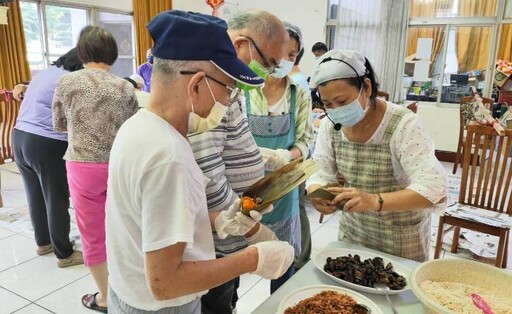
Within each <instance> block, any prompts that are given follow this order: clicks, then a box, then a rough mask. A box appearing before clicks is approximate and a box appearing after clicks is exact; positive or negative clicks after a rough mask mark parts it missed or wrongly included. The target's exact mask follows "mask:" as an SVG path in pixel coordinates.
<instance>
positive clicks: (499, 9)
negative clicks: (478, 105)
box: [325, 0, 512, 107]
mask: <svg viewBox="0 0 512 314" xmlns="http://www.w3.org/2000/svg"><path fill="white" fill-rule="evenodd" d="M341 1H343V0H338V2H337V3H338V9H337V10H338V12H337V13H338V16H337V18H336V20H334V19H330V6H331V5H332V2H333V0H328V1H326V2H327V6H328V8H327V14H328V15H327V19H326V24H325V31H326V32H325V38H326V42H327V41H328V40H329V29H331V28H332V27H334V28H335V34H336V35H335V36H334V37H335V41H336V38H337V37H338V36H337V33H338V29H339V22H338V21H339V15H340V11H341V9H340V2H341ZM496 1H497V2H496V12H495V15H494V16H486V17H485V16H483V17H449V18H447V17H410V5H411V3H412V1H409V9H408V10H406V12H405V14H407V15H408V21H409V23H408V24H407V25H406V26H404V27H405V28H406V32H405V39H404V40H402V41H401V42H400V46H401V47H400V51H402V55H403V56H405V50H406V47H407V38H408V36H409V28H411V27H441V28H445V30H444V34H445V38H444V41H443V47H442V51H441V55H440V57H441V58H442V62H443V64H446V57H447V56H446V55H447V49H448V36H449V35H450V31H451V30H452V29H453V28H457V27H478V26H481V27H491V28H492V29H491V34H492V35H491V39H490V46H489V52H488V59H487V66H486V69H485V70H486V73H490V74H491V75H486V76H485V86H484V89H483V96H484V97H490V95H491V93H492V87H493V78H494V74H495V71H496V67H495V66H494V65H495V60H496V58H497V55H498V47H499V41H500V39H501V33H502V28H503V25H504V24H512V16H508V17H507V16H505V14H506V6H507V4H508V5H509V6H511V7H512V0H496ZM334 44H335V42H334V43H331V45H328V47H329V48H332V47H334ZM397 57H399V56H397ZM404 58H405V57H404ZM404 58H402V59H400V60H398V73H404V69H405V62H404ZM444 74H445V67H442V72H441V78H443V77H444ZM401 85H402V77H397V80H396V82H395V94H396V95H397V96H395V98H396V99H399V100H400V101H399V102H404V101H405V99H401V93H400V91H401V88H402V86H401ZM441 95H442V90H440V91H439V92H438V95H437V101H436V102H435V103H434V102H432V104H436V105H437V106H446V107H453V106H458V105H457V104H447V103H441Z"/></svg>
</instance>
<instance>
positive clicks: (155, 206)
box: [107, 10, 293, 313]
mask: <svg viewBox="0 0 512 314" xmlns="http://www.w3.org/2000/svg"><path fill="white" fill-rule="evenodd" d="M147 28H148V30H149V33H150V34H151V36H152V38H153V40H154V43H155V45H154V47H153V54H154V57H155V60H154V65H153V74H152V79H151V80H152V81H151V93H150V99H149V102H148V104H147V106H146V108H145V109H141V110H140V111H139V112H137V113H136V114H135V115H134V116H133V117H132V118H130V119H129V120H128V121H126V123H125V124H124V125H123V126H122V127H121V128H120V130H119V132H118V134H117V137H116V140H115V142H114V145H113V148H112V151H111V155H110V169H109V173H110V177H109V181H108V193H107V195H108V197H107V256H108V270H109V294H108V305H109V308H108V311H109V312H110V313H149V312H151V313H200V312H201V302H200V298H201V296H202V295H204V294H205V293H206V292H207V290H208V289H209V288H212V287H215V286H218V285H220V284H222V283H224V282H226V281H229V280H231V279H233V278H235V277H237V276H240V275H242V274H244V273H254V274H257V275H260V276H262V277H264V278H269V279H272V278H277V277H279V276H281V275H282V274H283V273H284V272H285V271H286V269H287V268H288V267H289V266H290V265H291V263H292V261H293V248H292V247H291V246H290V245H289V244H287V243H285V242H280V241H263V242H259V243H256V244H253V245H251V246H249V247H248V248H247V249H245V250H243V251H240V252H237V253H235V254H232V255H229V256H227V257H225V258H222V259H215V251H214V244H213V239H212V228H216V230H217V232H218V233H219V234H221V235H226V234H234V235H244V234H246V233H248V232H249V230H251V229H253V228H254V226H255V225H256V224H257V221H258V220H259V219H261V214H259V213H257V212H252V214H251V215H250V216H245V215H244V214H242V213H241V212H240V211H239V210H240V202H239V201H238V200H235V201H234V202H233V204H232V205H231V206H230V207H229V209H228V210H226V211H223V212H222V213H221V214H219V215H216V217H215V219H211V218H209V215H208V210H207V203H206V195H205V186H206V184H207V183H208V179H206V178H205V177H204V175H203V173H202V172H201V170H200V168H199V167H198V165H197V164H196V163H195V162H193V160H194V156H193V153H192V149H191V147H190V146H189V143H188V141H187V134H188V133H191V132H204V131H207V130H209V129H211V128H214V127H215V126H216V125H218V124H219V123H220V121H221V119H222V118H223V117H224V114H225V112H226V110H227V108H228V106H229V105H230V104H231V103H232V102H234V101H235V100H236V99H237V98H238V94H239V92H240V90H239V88H238V87H237V85H238V84H245V85H252V86H257V85H259V84H261V83H262V81H261V79H260V78H259V77H257V76H256V74H255V73H254V72H252V71H251V70H250V69H249V68H248V67H247V66H246V65H245V64H244V63H243V62H242V61H240V60H239V59H238V58H237V55H236V52H235V49H234V47H233V45H232V43H231V41H230V39H229V36H228V35H227V32H226V24H225V23H224V22H223V21H222V20H220V19H218V18H216V17H212V16H207V15H203V14H198V13H190V12H189V13H187V12H183V11H177V10H175V11H167V12H163V13H160V14H159V15H157V16H156V17H155V18H154V19H153V20H152V21H151V22H150V23H149V24H148V26H147ZM176 47H178V48H176Z"/></svg>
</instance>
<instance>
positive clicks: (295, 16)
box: [172, 0, 327, 75]
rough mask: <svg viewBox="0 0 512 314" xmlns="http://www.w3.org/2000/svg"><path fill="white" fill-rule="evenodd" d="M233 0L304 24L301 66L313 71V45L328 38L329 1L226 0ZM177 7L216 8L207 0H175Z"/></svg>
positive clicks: (229, 0) (241, 7)
mask: <svg viewBox="0 0 512 314" xmlns="http://www.w3.org/2000/svg"><path fill="white" fill-rule="evenodd" d="M226 3H233V4H236V5H237V6H238V9H239V10H240V11H243V10H248V9H261V10H265V11H268V12H270V13H272V14H274V15H276V16H277V17H279V18H280V19H282V20H286V21H289V22H290V23H293V24H295V25H297V26H299V27H300V29H301V31H302V34H303V36H304V49H305V52H304V57H303V58H302V61H301V62H300V68H301V69H302V71H304V72H305V73H306V74H307V75H311V72H312V70H313V63H314V60H315V57H314V55H313V53H312V52H311V47H312V46H313V44H314V43H316V42H318V41H322V42H325V21H326V17H327V2H326V1H318V0H258V1H249V0H238V1H236V0H226ZM172 6H173V9H179V10H185V11H194V12H200V13H205V14H211V13H212V9H211V7H210V6H209V5H207V4H206V1H204V0H173V1H172Z"/></svg>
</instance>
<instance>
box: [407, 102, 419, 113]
mask: <svg viewBox="0 0 512 314" xmlns="http://www.w3.org/2000/svg"><path fill="white" fill-rule="evenodd" d="M407 109H409V110H411V111H412V112H414V113H417V112H418V102H417V101H415V102H413V103H410V104H408V105H407Z"/></svg>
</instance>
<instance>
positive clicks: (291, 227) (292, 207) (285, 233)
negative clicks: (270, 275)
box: [245, 85, 300, 254]
mask: <svg viewBox="0 0 512 314" xmlns="http://www.w3.org/2000/svg"><path fill="white" fill-rule="evenodd" d="M290 88H291V89H290V111H289V112H288V113H287V114H282V115H277V116H271V115H253V114H252V113H251V111H252V110H251V99H250V94H249V92H247V91H246V92H245V102H246V111H247V120H248V122H249V129H250V131H251V133H252V135H253V137H254V140H255V141H256V144H258V146H259V147H266V148H270V149H279V148H280V149H289V148H290V147H291V146H292V145H293V143H295V103H296V89H295V86H294V85H290ZM261 222H262V223H263V224H265V225H266V226H268V227H269V228H270V229H272V231H274V232H275V233H276V236H277V237H278V238H279V239H280V240H283V241H288V242H289V243H290V244H291V245H293V246H294V248H295V251H296V254H299V252H300V220H299V189H298V188H295V189H294V190H293V191H291V192H290V193H288V194H286V195H285V196H284V197H283V198H281V199H280V200H278V201H276V202H275V203H274V210H272V211H271V212H270V213H268V214H265V215H263V218H262V219H261ZM297 229H298V230H297Z"/></svg>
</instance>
